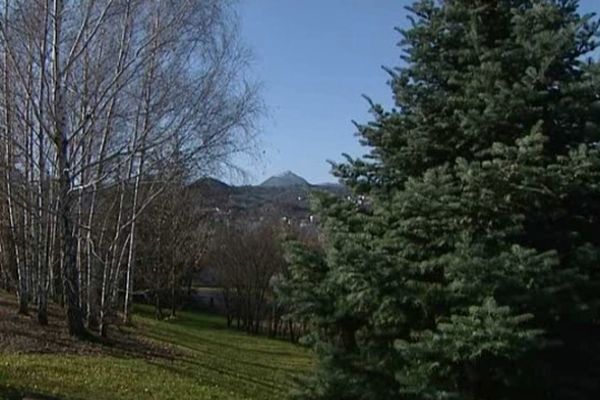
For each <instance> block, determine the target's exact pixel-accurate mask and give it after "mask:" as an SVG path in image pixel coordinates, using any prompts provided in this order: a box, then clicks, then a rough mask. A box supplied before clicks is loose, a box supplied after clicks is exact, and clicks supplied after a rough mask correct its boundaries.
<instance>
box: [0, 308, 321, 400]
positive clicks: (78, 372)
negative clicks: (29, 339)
mask: <svg viewBox="0 0 600 400" xmlns="http://www.w3.org/2000/svg"><path fill="white" fill-rule="evenodd" d="M150 315H151V310H150V309H148V308H145V307H142V308H139V309H138V315H137V316H136V318H135V325H136V326H137V330H138V331H139V332H141V333H142V334H143V335H144V336H145V337H147V338H150V339H152V340H154V341H156V342H158V343H168V344H170V345H174V346H175V349H176V351H177V352H178V354H179V357H176V359H175V360H168V359H162V358H156V359H144V358H132V357H115V356H104V355H99V356H77V355H68V356H67V355H58V354H25V355H24V354H0V398H2V396H4V398H8V399H12V398H15V399H20V398H21V397H20V396H21V395H22V394H23V393H28V394H32V393H33V394H36V395H38V396H40V397H39V398H44V397H43V396H52V398H55V397H56V398H59V399H99V400H102V399H106V400H109V399H110V400H113V399H161V400H162V399H215V400H221V399H223V400H225V399H227V400H233V399H248V400H254V399H256V400H259V399H260V400H263V399H264V400H269V399H281V398H284V397H285V394H286V393H287V392H288V391H289V389H290V388H291V387H292V385H293V377H294V376H296V375H298V374H300V373H302V372H305V371H307V370H308V369H309V368H310V366H311V362H312V359H311V356H310V354H309V353H308V352H307V351H306V350H305V349H303V348H301V347H298V346H295V345H292V344H290V343H287V342H284V341H280V340H271V339H266V338H264V337H254V336H248V335H246V334H244V333H241V332H236V331H231V330H227V329H226V328H225V323H224V321H223V319H221V318H219V317H214V316H207V315H202V314H196V313H185V312H182V313H181V314H180V316H179V317H178V318H177V319H175V320H170V321H156V320H153V319H152V318H151V317H150ZM34 398H35V397H34ZM46 398H47V397H46Z"/></svg>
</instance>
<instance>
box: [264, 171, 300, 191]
mask: <svg viewBox="0 0 600 400" xmlns="http://www.w3.org/2000/svg"><path fill="white" fill-rule="evenodd" d="M260 186H262V187H293V186H301V187H309V186H310V183H308V182H307V181H306V180H305V179H304V178H302V177H300V176H298V175H296V174H294V173H293V172H292V171H286V172H284V173H282V174H279V175H274V176H272V177H270V178H269V179H267V180H266V181H264V182H263V183H261V184H260Z"/></svg>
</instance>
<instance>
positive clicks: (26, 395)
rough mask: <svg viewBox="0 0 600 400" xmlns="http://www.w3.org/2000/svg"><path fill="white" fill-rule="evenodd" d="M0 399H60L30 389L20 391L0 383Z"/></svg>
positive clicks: (59, 399)
mask: <svg viewBox="0 0 600 400" xmlns="http://www.w3.org/2000/svg"><path fill="white" fill-rule="evenodd" d="M0 399H4V400H62V399H61V398H60V397H54V396H48V395H45V394H42V393H35V392H32V391H30V390H27V391H22V390H18V389H15V388H13V387H9V386H5V385H2V384H0Z"/></svg>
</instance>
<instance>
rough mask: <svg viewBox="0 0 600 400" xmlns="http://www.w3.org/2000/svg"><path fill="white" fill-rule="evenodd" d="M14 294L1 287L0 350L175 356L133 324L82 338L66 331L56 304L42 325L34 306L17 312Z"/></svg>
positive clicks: (63, 319)
mask: <svg viewBox="0 0 600 400" xmlns="http://www.w3.org/2000/svg"><path fill="white" fill-rule="evenodd" d="M16 310H17V304H16V299H15V296H14V295H11V294H8V293H6V292H3V291H0V353H3V352H4V353H38V354H40V353H61V354H81V355H94V354H98V355H100V354H102V355H118V356H120V357H123V356H131V357H144V358H167V359H174V358H175V356H176V355H175V352H174V350H173V349H172V348H165V347H162V346H158V345H156V344H155V343H153V342H151V341H150V340H147V339H144V338H142V337H140V336H139V335H137V334H136V333H135V329H134V328H132V327H128V326H127V327H126V326H123V325H112V326H110V328H109V330H108V334H107V337H106V338H101V337H99V336H98V335H94V334H91V335H90V336H89V338H88V339H85V340H81V339H76V338H73V337H71V336H70V335H69V334H68V330H67V326H66V322H65V312H64V310H62V309H61V308H60V307H58V306H56V305H49V307H48V320H49V324H48V326H41V325H40V324H39V323H38V322H37V319H36V311H35V309H31V310H30V313H29V315H20V314H18V313H17V311H16Z"/></svg>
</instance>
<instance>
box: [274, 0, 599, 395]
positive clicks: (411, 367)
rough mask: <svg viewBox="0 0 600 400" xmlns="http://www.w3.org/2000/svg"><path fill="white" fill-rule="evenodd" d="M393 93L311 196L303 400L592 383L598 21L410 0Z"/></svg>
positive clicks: (291, 290)
mask: <svg viewBox="0 0 600 400" xmlns="http://www.w3.org/2000/svg"><path fill="white" fill-rule="evenodd" d="M409 12H410V21H411V26H410V28H408V29H407V30H402V31H400V33H401V35H402V41H401V47H402V50H403V53H402V59H403V61H404V65H403V66H402V67H400V68H396V69H393V70H390V71H389V72H390V74H391V79H390V86H391V88H392V91H393V96H394V100H395V104H396V108H395V109H393V110H389V111H388V110H384V109H383V108H382V107H380V106H378V105H375V104H372V108H371V109H372V114H373V121H372V122H370V123H368V124H365V125H360V126H359V134H360V136H361V140H362V142H363V144H365V145H366V146H368V148H369V154H368V155H367V156H365V157H363V158H362V159H351V158H348V161H347V162H346V163H344V164H340V165H337V166H335V174H336V175H337V176H338V177H340V179H342V180H343V181H344V182H345V183H346V185H347V186H348V187H349V188H350V189H351V191H352V194H353V195H352V196H351V197H350V198H349V199H336V198H331V197H327V196H324V195H320V196H319V197H318V198H317V201H316V209H317V210H318V212H319V215H320V217H321V222H322V228H323V230H324V232H325V235H326V238H327V239H326V246H325V249H324V251H323V252H317V251H314V250H308V249H304V248H302V247H300V246H293V247H292V248H291V251H290V255H289V258H290V261H291V264H292V268H291V269H290V272H289V276H288V277H287V279H286V281H285V282H284V284H283V286H282V287H281V293H282V295H283V296H284V298H285V300H286V301H287V302H288V303H289V305H290V306H291V307H292V309H293V313H294V317H295V318H296V319H303V320H305V321H306V322H307V323H308V324H309V326H311V327H312V333H311V335H310V336H309V337H307V338H305V340H306V341H307V342H308V343H309V344H311V345H312V346H313V348H314V349H315V351H316V353H317V356H318V363H317V366H316V368H315V372H314V373H313V374H312V375H311V376H310V377H309V378H307V379H306V380H305V381H303V382H302V385H301V387H302V389H301V391H300V392H298V393H296V398H298V399H307V400H308V399H311V400H315V399H331V400H334V399H335V400H359V399H360V400H376V399H393V398H397V399H440V400H441V399H597V398H600V313H599V312H600V224H599V222H600V221H599V218H600V154H599V150H598V147H599V146H598V143H600V66H599V64H598V63H597V62H596V61H595V60H593V59H592V58H591V55H593V52H594V51H595V49H596V47H597V44H596V37H597V32H598V27H599V25H598V22H597V21H596V20H595V19H594V17H593V16H591V15H581V14H579V12H578V2H577V1H576V0H444V1H433V0H421V1H418V2H416V3H415V4H414V5H413V6H412V7H409Z"/></svg>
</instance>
